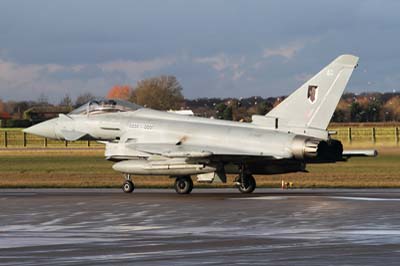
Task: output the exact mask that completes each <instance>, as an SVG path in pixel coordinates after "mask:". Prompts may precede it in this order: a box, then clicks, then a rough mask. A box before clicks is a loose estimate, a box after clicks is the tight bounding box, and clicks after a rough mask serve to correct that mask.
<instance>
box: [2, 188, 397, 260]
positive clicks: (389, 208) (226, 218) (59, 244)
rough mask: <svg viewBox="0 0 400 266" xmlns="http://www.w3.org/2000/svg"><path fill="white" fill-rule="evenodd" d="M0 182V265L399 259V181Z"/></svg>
mask: <svg viewBox="0 0 400 266" xmlns="http://www.w3.org/2000/svg"><path fill="white" fill-rule="evenodd" d="M256 192H257V193H254V194H252V195H250V196H244V195H241V194H239V193H238V192H236V190H227V189H222V190H217V189H216V190H210V189H197V190H194V192H193V194H192V195H185V196H179V195H176V194H175V193H174V191H172V190H145V189H143V190H137V191H135V192H134V193H133V194H131V195H128V194H123V193H122V192H121V191H120V190H114V189H101V190H96V189H90V190H84V189H51V190H48V189H24V190H22V189H21V190H11V189H4V190H0V265H79V264H81V265H118V264H120V265H121V264H122V265H200V264H201V265H233V264H235V265H385V266H388V265H399V263H400V208H399V207H400V190H395V189H394V190H388V189H377V190H332V189H331V190H291V191H281V190H277V189H258V190H257V191H256Z"/></svg>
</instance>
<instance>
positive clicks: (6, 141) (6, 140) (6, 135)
mask: <svg viewBox="0 0 400 266" xmlns="http://www.w3.org/2000/svg"><path fill="white" fill-rule="evenodd" d="M7 146H8V132H7V130H4V147H6V148H7Z"/></svg>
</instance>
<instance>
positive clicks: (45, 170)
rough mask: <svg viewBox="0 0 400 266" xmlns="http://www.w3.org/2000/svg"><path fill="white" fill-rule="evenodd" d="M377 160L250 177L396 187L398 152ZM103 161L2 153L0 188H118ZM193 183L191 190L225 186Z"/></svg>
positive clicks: (95, 154)
mask: <svg viewBox="0 0 400 266" xmlns="http://www.w3.org/2000/svg"><path fill="white" fill-rule="evenodd" d="M378 150H379V152H380V155H379V156H378V157H377V158H353V159H351V160H350V161H349V162H340V163H336V164H319V165H308V167H307V169H308V170H309V173H295V174H286V175H272V176H256V179H257V184H258V186H259V187H279V186H280V184H281V180H282V179H284V180H285V181H288V182H293V183H294V186H295V187H349V188H350V187H351V188H359V187H382V188H383V187H400V148H397V147H392V148H388V147H382V148H378ZM111 166H112V162H108V161H106V160H104V157H103V151H102V150H101V149H85V150H75V149H68V150H52V149H39V150H29V149H18V150H15V149H3V150H1V151H0V187H3V188H4V187H7V188H11V187H13V188H15V187H18V188H24V187H86V188H89V187H93V188H94V187H120V186H121V184H122V182H123V178H122V175H121V174H119V173H117V172H115V171H113V170H112V168H111ZM232 179H233V176H229V182H228V183H227V184H224V185H204V184H195V186H197V187H210V186H211V187H215V186H218V187H231V186H232ZM134 180H135V184H136V186H137V187H172V184H173V180H171V179H169V178H168V177H157V176H148V177H140V176H138V177H135V178H134Z"/></svg>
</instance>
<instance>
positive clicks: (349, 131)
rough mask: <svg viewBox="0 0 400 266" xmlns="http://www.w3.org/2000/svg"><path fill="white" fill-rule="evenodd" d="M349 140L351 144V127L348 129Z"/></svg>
mask: <svg viewBox="0 0 400 266" xmlns="http://www.w3.org/2000/svg"><path fill="white" fill-rule="evenodd" d="M347 138H348V140H349V143H351V127H349V128H348V129H347Z"/></svg>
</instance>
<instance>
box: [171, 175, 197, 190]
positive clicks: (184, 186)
mask: <svg viewBox="0 0 400 266" xmlns="http://www.w3.org/2000/svg"><path fill="white" fill-rule="evenodd" d="M174 188H175V191H176V193H178V194H190V192H192V189H193V181H192V179H191V178H190V176H179V177H177V178H176V179H175V184H174Z"/></svg>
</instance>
